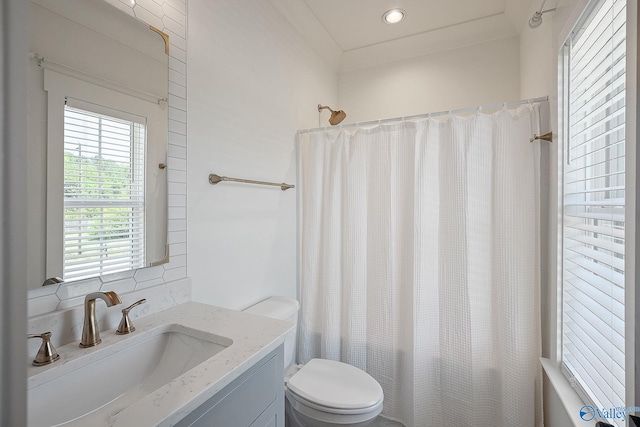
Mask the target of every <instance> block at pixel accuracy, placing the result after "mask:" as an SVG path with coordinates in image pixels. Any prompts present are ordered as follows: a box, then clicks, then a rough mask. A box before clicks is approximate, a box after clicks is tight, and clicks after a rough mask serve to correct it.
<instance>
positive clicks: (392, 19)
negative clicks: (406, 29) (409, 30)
mask: <svg viewBox="0 0 640 427" xmlns="http://www.w3.org/2000/svg"><path fill="white" fill-rule="evenodd" d="M403 19H404V10H402V9H391V10H389V11H387V12H385V13H384V15H382V22H384V23H385V24H397V23H398V22H400V21H402V20H403Z"/></svg>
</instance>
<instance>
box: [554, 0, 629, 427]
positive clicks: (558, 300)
mask: <svg viewBox="0 0 640 427" xmlns="http://www.w3.org/2000/svg"><path fill="white" fill-rule="evenodd" d="M593 4H594V1H593V0H592V1H588V0H580V1H578V2H576V4H574V5H572V7H570V8H567V9H564V10H562V15H561V20H560V21H559V25H556V26H555V29H556V31H557V36H556V38H555V41H556V46H560V48H559V50H558V55H557V63H556V69H557V70H558V73H557V79H556V82H557V86H556V87H557V90H558V91H557V95H558V103H557V104H556V112H557V114H556V118H557V124H556V127H555V130H556V133H557V135H558V139H557V140H558V146H557V148H556V150H557V151H556V150H552V157H551V159H552V160H553V161H554V163H555V164H556V165H557V169H556V171H557V176H556V183H557V187H556V189H554V190H553V192H552V196H554V197H553V199H552V203H551V208H552V210H551V212H550V214H551V222H550V232H551V233H550V235H549V237H550V239H551V242H555V243H552V244H551V247H550V253H549V256H550V266H552V267H553V270H552V271H550V272H549V277H550V279H551V282H550V283H552V284H555V286H553V285H552V288H551V294H550V296H549V299H548V309H546V310H545V311H547V310H548V311H547V312H548V315H549V317H550V322H551V323H550V325H549V326H550V328H549V334H550V337H551V341H550V348H549V350H550V352H549V357H550V358H551V363H552V364H553V365H554V366H556V367H559V366H560V364H561V362H562V345H563V342H562V315H563V313H562V304H563V298H562V283H563V279H564V278H563V274H562V250H563V243H562V242H563V238H564V236H563V233H562V217H563V215H564V212H563V186H564V181H563V178H564V164H565V159H566V153H565V151H564V140H565V139H566V137H567V135H566V132H565V130H564V129H565V123H566V118H565V114H566V110H565V109H564V108H563V99H564V96H563V91H564V88H565V86H566V84H565V83H566V63H565V55H566V52H565V50H564V44H565V43H566V41H567V40H568V39H569V37H571V33H572V31H573V29H574V28H575V27H576V25H577V23H579V22H580V21H581V20H582V19H583V16H585V15H586V14H587V13H589V11H590V10H591V8H592V7H593ZM626 18H627V37H626V39H627V59H626V98H627V100H626V117H625V121H626V126H625V133H626V140H627V141H631V142H632V143H627V145H626V149H625V151H626V161H625V173H626V180H625V187H626V188H627V190H628V191H627V192H626V200H625V217H626V227H625V258H626V263H625V316H624V317H625V337H626V342H625V394H626V396H625V404H626V406H627V407H630V406H640V376H639V373H640V369H637V368H636V363H635V362H636V360H635V357H636V354H640V336H639V335H640V334H639V332H640V328H636V327H635V325H636V322H640V313H637V312H636V307H637V306H638V304H640V301H638V300H639V299H640V293H638V292H636V288H637V287H638V285H639V284H638V283H636V279H635V278H636V273H635V271H636V269H635V265H636V263H638V262H640V251H637V250H636V242H637V241H639V240H638V237H637V234H638V231H636V230H637V227H636V223H637V221H639V220H640V212H637V211H636V198H637V195H636V194H637V191H638V189H640V177H637V174H636V165H637V163H638V161H640V159H639V158H638V157H637V154H636V153H637V149H636V140H637V135H640V129H638V126H640V122H639V121H638V120H636V112H637V100H638V93H637V92H638V89H637V88H638V85H637V81H638V74H637V69H638V54H637V53H638V52H637V49H638V44H637V40H638V0H627V17H626ZM554 25H555V24H554ZM552 171H553V169H552ZM555 173H556V172H555V171H554V173H553V175H554V176H555ZM556 190H557V193H556ZM554 205H555V208H554ZM554 287H555V292H554ZM543 310H544V307H543ZM549 367H550V366H549ZM549 367H546V366H545V369H548V368H549ZM558 373H559V372H558ZM569 385H571V386H573V382H572V381H567V387H569ZM563 387H564V386H563ZM556 390H558V389H556ZM565 397H566V396H565ZM562 400H563V404H564V405H565V408H566V409H567V411H569V412H568V415H569V416H570V417H571V418H572V419H575V418H573V417H577V413H576V414H573V409H574V408H573V406H572V403H570V402H573V398H571V399H569V400H566V401H565V398H563V399H562ZM583 403H587V402H584V401H583ZM577 420H580V418H579V417H578V418H577ZM580 421H581V420H580Z"/></svg>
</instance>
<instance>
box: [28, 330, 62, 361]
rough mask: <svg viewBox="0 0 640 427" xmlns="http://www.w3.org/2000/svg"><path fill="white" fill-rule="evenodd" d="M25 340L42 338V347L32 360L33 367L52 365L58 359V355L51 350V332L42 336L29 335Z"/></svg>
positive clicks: (53, 349)
mask: <svg viewBox="0 0 640 427" xmlns="http://www.w3.org/2000/svg"><path fill="white" fill-rule="evenodd" d="M27 338H42V345H40V349H39V350H38V354H36V358H35V359H34V360H33V366H43V365H48V364H49V363H53V362H55V361H56V360H58V359H60V355H59V354H58V352H57V351H56V349H55V348H53V344H51V332H44V333H42V334H30V335H27Z"/></svg>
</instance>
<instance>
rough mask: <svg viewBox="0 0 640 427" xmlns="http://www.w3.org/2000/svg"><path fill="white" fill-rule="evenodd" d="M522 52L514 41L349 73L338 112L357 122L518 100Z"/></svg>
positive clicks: (341, 84) (344, 76)
mask: <svg viewBox="0 0 640 427" xmlns="http://www.w3.org/2000/svg"><path fill="white" fill-rule="evenodd" d="M519 50H520V47H519V41H518V37H510V38H506V39H501V40H496V41H492V42H488V43H483V44H479V45H474V46H468V47H463V48H460V49H454V50H449V51H445V52H440V53H434V54H431V55H426V56H422V57H418V58H412V59H408V60H403V61H398V62H393V63H390V64H385V65H380V66H377V67H373V68H366V69H362V70H356V71H351V72H345V73H342V74H341V75H340V79H339V86H338V87H339V103H338V105H337V106H335V107H334V108H339V109H343V110H345V111H346V112H347V119H346V122H356V121H365V120H376V119H381V118H390V117H398V116H406V115H413V114H423V113H428V112H436V111H442V110H449V109H456V108H465V107H473V106H479V105H487V104H495V103H499V102H504V101H515V100H518V99H519V96H520V53H519Z"/></svg>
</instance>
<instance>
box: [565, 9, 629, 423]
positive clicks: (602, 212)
mask: <svg viewBox="0 0 640 427" xmlns="http://www.w3.org/2000/svg"><path fill="white" fill-rule="evenodd" d="M625 23H626V2H625V0H599V1H596V2H594V3H593V4H592V8H591V9H590V10H589V11H588V13H586V16H585V19H584V20H583V21H582V23H581V24H580V25H578V26H577V29H576V30H575V31H574V33H573V34H572V36H571V38H570V40H569V42H568V43H567V46H566V47H565V52H564V61H565V64H564V73H565V74H564V85H563V86H564V88H563V92H564V94H563V104H564V113H563V123H564V131H565V135H566V137H565V138H564V140H565V146H564V150H563V151H564V153H563V155H564V160H565V161H564V171H563V220H562V233H563V234H562V236H563V249H562V282H563V285H562V368H563V371H564V372H565V373H566V374H567V375H568V376H569V377H570V378H573V379H575V381H574V384H577V385H576V388H577V390H578V392H579V393H580V394H582V397H583V399H585V401H587V402H589V403H590V404H592V405H593V406H594V408H602V409H609V408H614V407H624V406H625V354H624V350H625V325H624V318H625V307H624V270H625V260H624V254H625V246H624V244H625V240H624V235H625V214H624V209H625V77H626V74H625V58H626V40H625V37H626V34H625V32H626V28H625V27H626V25H625ZM606 421H607V422H609V423H613V422H615V421H617V420H613V419H607V420H606ZM619 422H621V421H619ZM620 425H622V424H620Z"/></svg>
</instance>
